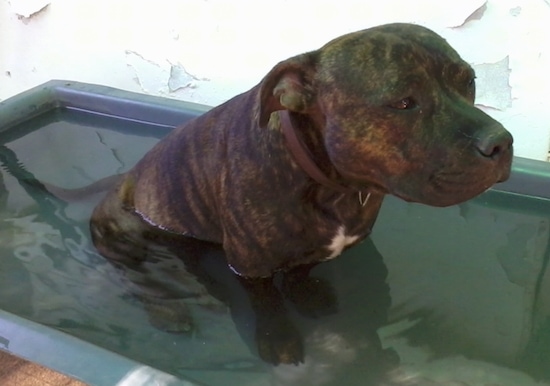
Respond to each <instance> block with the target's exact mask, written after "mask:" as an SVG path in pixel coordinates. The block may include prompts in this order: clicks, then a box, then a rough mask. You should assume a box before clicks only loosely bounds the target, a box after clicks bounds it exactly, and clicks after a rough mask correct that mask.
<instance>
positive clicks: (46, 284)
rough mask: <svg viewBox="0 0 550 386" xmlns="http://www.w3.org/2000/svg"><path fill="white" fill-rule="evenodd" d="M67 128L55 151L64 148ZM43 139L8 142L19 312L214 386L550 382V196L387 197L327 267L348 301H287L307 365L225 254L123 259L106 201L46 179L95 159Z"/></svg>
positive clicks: (5, 297) (6, 211)
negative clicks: (328, 304) (426, 203)
mask: <svg viewBox="0 0 550 386" xmlns="http://www.w3.org/2000/svg"><path fill="white" fill-rule="evenodd" d="M58 125H59V129H60V130H61V129H62V128H63V127H65V126H63V125H65V124H64V123H62V122H60V123H58ZM71 130H73V131H74V127H73V128H72V129H71ZM90 131H92V130H91V129H90ZM95 131H97V132H99V131H101V130H100V129H94V130H93V131H92V132H95ZM32 134H33V133H31V135H32ZM49 135H50V138H55V135H51V133H49ZM93 135H95V134H93ZM93 135H92V137H93ZM65 136H66V132H64V131H63V130H62V131H61V134H60V135H59V145H57V147H55V146H54V145H52V146H54V147H55V148H56V149H64V148H65V146H64V143H65V141H66V138H65ZM97 136H98V137H99V136H100V137H101V141H99V142H101V144H100V145H101V146H103V143H108V142H109V141H110V139H109V135H108V133H106V132H103V131H101V135H99V134H98V135H97ZM111 140H112V139H111ZM134 142H136V143H137V142H139V138H133V139H132V143H134ZM121 143H122V144H124V146H122V145H121V146H120V149H127V148H128V146H127V145H126V141H121ZM28 144H29V140H27V141H26V142H25V144H24V145H25V146H23V145H18V144H17V143H13V144H12V143H10V144H9V145H8V146H6V147H2V148H1V151H0V157H1V160H0V161H1V163H2V169H3V170H2V173H1V174H0V178H2V179H1V180H0V184H1V186H0V241H1V242H0V252H1V256H2V258H1V259H0V294H1V296H0V307H1V308H2V309H4V310H7V311H10V312H13V313H15V314H17V315H20V316H23V317H25V318H28V319H31V320H34V321H36V322H39V323H42V324H46V325H49V326H51V327H54V328H57V329H60V330H63V331H65V332H68V333H70V334H71V335H74V336H77V337H79V338H81V339H84V340H87V341H90V342H92V343H94V344H96V345H98V346H101V347H104V348H107V349H109V350H112V351H115V352H118V353H120V354H122V355H125V356H127V357H130V358H133V359H135V360H137V361H140V362H142V363H144V364H146V365H148V366H150V367H154V368H158V369H162V370H164V371H167V372H169V373H171V374H174V375H176V376H179V377H182V378H185V379H191V380H193V381H195V382H196V383H197V384H201V385H224V386H226V385H229V386H231V385H245V386H258V385H259V386H275V385H276V386H279V385H281V386H282V385H290V386H292V385H327V386H331V385H344V386H347V385H350V386H355V385H358V386H359V385H360V386H363V385H365V386H369V385H372V386H392V385H406V386H415V385H418V386H426V385H428V386H429V385H449V386H451V385H453V386H456V385H472V386H474V385H491V386H493V385H510V386H512V385H513V386H517V385H522V386H530V385H539V386H541V385H546V384H548V383H547V380H548V379H549V378H550V374H549V372H548V368H550V366H549V358H550V354H549V352H548V347H549V346H548V342H550V338H548V337H549V336H550V333H549V331H550V323H548V320H549V315H550V296H548V295H547V293H550V291H548V286H550V284H548V283H550V276H549V275H550V274H549V273H548V272H547V270H546V266H547V260H548V228H549V227H548V223H549V222H548V217H550V216H548V214H549V213H550V206H549V205H548V203H544V202H536V205H533V206H534V208H533V209H532V210H531V211H529V210H530V209H529V208H528V205H527V204H526V202H525V201H513V202H512V201H506V202H505V204H506V205H502V208H491V207H490V205H489V204H487V203H486V202H485V201H484V200H488V199H487V198H484V197H481V198H480V199H479V200H477V201H475V202H473V203H468V204H464V206H461V207H459V208H456V207H453V208H447V209H433V210H432V209H430V208H426V207H422V206H415V205H411V204H406V203H402V202H400V201H398V200H394V199H388V200H387V201H386V203H385V205H384V208H383V210H382V212H381V217H380V218H379V220H378V223H377V226H376V227H375V231H374V234H373V237H372V240H369V241H366V242H365V243H363V244H362V245H361V246H359V247H357V248H353V249H351V250H350V251H348V252H346V253H345V255H344V256H342V258H340V259H337V260H335V261H331V262H327V263H324V264H321V265H320V266H318V267H316V268H315V272H314V275H315V276H319V277H321V278H323V279H325V280H327V281H328V282H330V283H331V284H332V286H333V287H334V289H335V291H336V294H337V297H338V302H339V304H338V312H337V313H335V314H333V315H327V316H322V317H319V318H307V317H304V316H303V315H301V314H300V313H299V312H297V311H296V310H295V309H293V308H292V305H290V304H289V305H288V309H289V312H290V317H291V318H292V320H293V321H295V323H296V326H297V327H298V329H299V330H300V331H301V333H302V335H303V338H304V341H305V345H306V347H305V350H306V354H307V355H306V359H305V362H304V363H303V364H301V365H299V366H294V365H281V366H277V367H273V366H269V365H266V364H265V363H263V362H261V361H260V360H259V359H258V357H257V355H256V352H255V350H256V348H255V344H254V317H253V312H252V310H251V308H250V304H249V302H248V299H247V296H246V295H245V293H244V290H243V289H242V287H241V286H240V284H239V283H238V282H237V280H235V277H234V276H233V274H232V273H231V271H230V270H229V269H228V268H227V267H226V265H225V264H224V259H223V251H221V250H220V249H219V248H218V247H217V246H214V245H209V244H204V243H200V242H197V241H193V240H189V242H188V243H184V244H180V245H178V246H177V247H178V248H174V245H171V247H170V248H168V247H167V246H166V245H163V244H162V243H159V244H158V245H155V246H153V245H150V247H151V249H152V250H153V251H154V253H153V254H152V255H151V256H150V259H149V260H148V261H147V262H146V263H144V264H141V265H136V266H134V267H131V266H125V267H124V266H119V267H114V266H113V265H111V264H109V263H107V262H106V260H105V259H104V258H103V257H101V256H100V255H99V254H98V253H97V251H95V249H94V248H93V246H92V245H91V243H90V240H89V231H88V218H89V216H90V213H91V210H92V208H93V206H94V205H95V203H96V202H97V201H99V197H94V196H90V197H86V198H85V199H83V200H82V201H78V202H70V203H69V202H64V201H63V200H60V199H58V198H57V197H55V196H53V195H50V194H47V193H46V191H45V190H44V189H43V188H42V187H41V185H40V184H39V183H37V180H36V179H35V178H34V177H33V174H34V175H36V176H39V179H42V180H44V181H45V182H53V183H56V184H59V182H58V181H59V179H58V178H59V176H60V175H63V174H68V175H70V176H73V175H71V174H70V173H71V172H74V170H77V171H78V173H80V174H86V173H84V172H83V170H86V167H87V166H89V165H88V164H85V165H84V164H79V162H80V161H79V158H76V157H71V158H70V161H67V160H66V159H67V157H63V156H62V155H58V156H59V158H60V159H61V160H62V163H59V164H57V165H56V166H55V167H52V166H51V165H50V164H49V163H47V162H44V161H43V160H44V159H48V160H49V158H48V157H46V156H43V155H41V153H40V152H39V151H38V150H37V149H34V150H32V151H25V150H24V148H26V147H27V146H28ZM89 145H90V143H89V138H88V139H86V140H83V146H82V147H81V148H87V147H89ZM140 146H141V145H140ZM148 146H149V144H147V146H145V145H143V146H142V147H143V148H146V147H148ZM75 147H78V146H77V145H75ZM118 150H119V148H117V152H114V151H111V149H106V150H105V151H106V152H112V153H116V157H115V158H116V160H117V162H120V163H121V164H122V165H123V166H125V167H127V166H131V164H132V162H133V160H135V159H137V158H139V157H140V155H141V154H136V155H135V157H134V158H133V159H129V160H124V159H122V157H121V156H120V152H118ZM60 153H62V152H61V151H60ZM17 158H19V159H17ZM22 160H24V161H25V163H26V167H25V168H24V167H23V165H22V164H21V162H20V161H22ZM41 160H42V161H41ZM65 164H69V165H71V166H65ZM29 165H32V166H33V167H31V166H29ZM27 168H28V170H27ZM33 168H34V169H33ZM40 168H42V169H40ZM73 169H74V170H73ZM29 171H32V172H33V174H30V173H29ZM70 176H69V177H67V178H68V179H69V180H70V179H71V178H73V177H70ZM91 180H92V181H93V180H94V179H91ZM85 184H86V183H85V182H82V185H85ZM22 187H23V188H22ZM496 198H498V197H496ZM496 198H495V197H492V198H491V200H492V201H494V200H496ZM491 200H488V201H491ZM506 200H508V198H507V199H506ZM497 201H498V200H497ZM518 208H519V209H518ZM419 224H422V226H419ZM375 244H376V246H375ZM382 256H383V257H382ZM386 266H387V267H388V268H386ZM388 271H389V274H388ZM390 295H391V296H390ZM154 326H157V327H160V328H161V329H162V330H186V331H187V332H184V333H178V334H174V333H169V332H165V331H162V330H161V329H159V328H156V327H154ZM0 344H1V342H0ZM517 368H521V369H523V370H526V371H528V372H529V374H532V375H535V376H537V377H539V378H540V382H537V381H535V380H533V378H531V377H530V376H528V375H526V374H525V373H522V372H520V371H518V370H517ZM148 376H149V373H147V374H145V373H144V372H137V373H136V374H130V375H129V378H128V379H136V378H135V377H148ZM132 377H133V378H132ZM140 379H141V378H140Z"/></svg>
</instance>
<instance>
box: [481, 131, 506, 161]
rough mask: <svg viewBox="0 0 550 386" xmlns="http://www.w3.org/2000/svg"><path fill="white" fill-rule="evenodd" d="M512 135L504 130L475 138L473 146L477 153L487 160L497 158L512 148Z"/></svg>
mask: <svg viewBox="0 0 550 386" xmlns="http://www.w3.org/2000/svg"><path fill="white" fill-rule="evenodd" d="M513 141H514V140H513V138H512V135H511V134H510V133H509V132H508V131H506V130H499V131H498V132H493V133H490V134H488V135H486V136H483V137H481V138H477V140H476V143H475V146H476V148H477V150H478V151H479V153H480V154H481V155H482V156H484V157H487V158H498V157H500V156H501V155H502V154H504V153H506V152H508V151H509V150H510V149H511V148H512V143H513Z"/></svg>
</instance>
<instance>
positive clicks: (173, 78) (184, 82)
mask: <svg viewBox="0 0 550 386" xmlns="http://www.w3.org/2000/svg"><path fill="white" fill-rule="evenodd" d="M197 80H199V79H198V78H197V77H196V76H194V75H192V74H190V73H188V72H187V70H186V69H185V67H183V66H182V65H181V64H179V63H178V64H176V65H174V64H173V65H172V67H171V68H170V79H168V88H169V89H170V92H175V91H177V90H180V89H182V88H195V87H196V83H195V81H197Z"/></svg>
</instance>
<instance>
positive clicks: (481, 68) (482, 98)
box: [473, 56, 512, 111]
mask: <svg viewBox="0 0 550 386" xmlns="http://www.w3.org/2000/svg"><path fill="white" fill-rule="evenodd" d="M473 67H474V70H475V72H476V77H477V85H478V86H477V92H476V104H477V105H482V106H485V107H490V108H494V109H497V110H501V111H503V110H506V109H508V108H510V107H512V87H510V58H509V57H508V56H506V57H505V58H504V59H502V60H501V61H498V62H496V63H482V64H477V65H474V66H473Z"/></svg>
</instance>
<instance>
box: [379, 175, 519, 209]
mask: <svg viewBox="0 0 550 386" xmlns="http://www.w3.org/2000/svg"><path fill="white" fill-rule="evenodd" d="M509 176H510V168H509V167H502V168H498V169H496V170H493V171H492V172H489V173H472V172H471V171H470V172H467V171H463V170H459V171H449V170H440V171H437V172H434V173H432V174H430V175H429V176H428V178H427V179H422V178H419V179H417V180H415V179H411V180H410V181H408V182H406V183H404V184H402V183H397V184H395V185H394V186H393V187H392V188H390V189H389V191H390V193H392V194H393V195H395V196H397V197H399V198H401V199H403V200H405V201H411V202H419V203H422V204H426V205H431V206H451V205H456V204H459V203H461V202H464V201H467V200H470V199H472V198H474V197H476V196H478V195H480V194H482V193H484V192H485V191H487V190H488V189H489V188H491V187H492V186H493V185H494V184H496V183H499V182H504V181H506V180H507V179H508V178H509Z"/></svg>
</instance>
